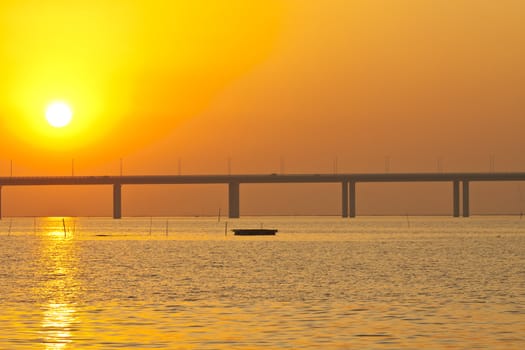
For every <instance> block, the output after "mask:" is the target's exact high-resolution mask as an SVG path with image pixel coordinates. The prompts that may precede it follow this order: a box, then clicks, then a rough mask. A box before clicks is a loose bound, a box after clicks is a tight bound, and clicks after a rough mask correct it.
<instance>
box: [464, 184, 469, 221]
mask: <svg viewBox="0 0 525 350" xmlns="http://www.w3.org/2000/svg"><path fill="white" fill-rule="evenodd" d="M469 216H470V208H469V183H468V181H467V180H463V217H464V218H468V217H469Z"/></svg>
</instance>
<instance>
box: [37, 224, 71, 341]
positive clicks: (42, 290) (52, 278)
mask: <svg viewBox="0 0 525 350" xmlns="http://www.w3.org/2000/svg"><path fill="white" fill-rule="evenodd" d="M67 225H68V224H67V223H66V221H64V220H61V218H46V219H43V223H42V226H43V228H44V230H45V235H44V236H43V239H42V246H41V256H40V261H41V264H42V270H41V272H40V274H41V276H44V277H45V278H43V282H42V284H40V285H38V286H37V290H36V293H37V295H40V296H41V297H42V298H43V303H42V305H41V308H42V321H41V324H40V334H41V336H42V338H43V343H44V346H45V349H48V350H57V349H65V348H67V347H68V344H70V343H72V342H73V334H72V330H73V329H74V327H75V323H77V322H78V320H77V317H76V309H75V300H76V298H77V295H78V292H79V288H80V286H79V282H78V280H77V279H76V277H75V276H76V271H77V269H78V258H77V256H76V254H75V244H74V241H73V239H72V234H71V232H68V231H67V230H68V226H67Z"/></svg>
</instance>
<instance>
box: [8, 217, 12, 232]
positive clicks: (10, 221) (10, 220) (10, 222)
mask: <svg viewBox="0 0 525 350" xmlns="http://www.w3.org/2000/svg"><path fill="white" fill-rule="evenodd" d="M12 226H13V218H10V219H9V230H8V231H7V235H8V236H11V227H12Z"/></svg>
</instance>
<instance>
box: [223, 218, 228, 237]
mask: <svg viewBox="0 0 525 350" xmlns="http://www.w3.org/2000/svg"><path fill="white" fill-rule="evenodd" d="M224 235H225V236H227V235H228V221H226V222H225V223H224Z"/></svg>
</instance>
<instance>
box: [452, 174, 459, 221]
mask: <svg viewBox="0 0 525 350" xmlns="http://www.w3.org/2000/svg"><path fill="white" fill-rule="evenodd" d="M452 203H453V206H454V214H453V215H454V217H455V218H459V180H454V182H453V199H452Z"/></svg>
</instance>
